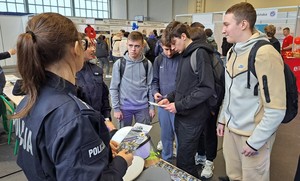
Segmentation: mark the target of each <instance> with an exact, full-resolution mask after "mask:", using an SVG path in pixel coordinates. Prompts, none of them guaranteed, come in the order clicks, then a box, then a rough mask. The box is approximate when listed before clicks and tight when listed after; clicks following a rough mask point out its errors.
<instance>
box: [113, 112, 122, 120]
mask: <svg viewBox="0 0 300 181" xmlns="http://www.w3.org/2000/svg"><path fill="white" fill-rule="evenodd" d="M114 117H115V118H116V119H117V120H118V121H120V120H122V119H123V114H122V112H121V111H119V112H114Z"/></svg>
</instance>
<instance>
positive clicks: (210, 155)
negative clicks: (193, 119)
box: [190, 27, 219, 179]
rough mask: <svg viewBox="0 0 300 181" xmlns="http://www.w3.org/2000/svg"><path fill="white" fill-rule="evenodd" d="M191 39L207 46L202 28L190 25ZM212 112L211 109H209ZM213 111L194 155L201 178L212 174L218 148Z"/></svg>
mask: <svg viewBox="0 0 300 181" xmlns="http://www.w3.org/2000/svg"><path fill="white" fill-rule="evenodd" d="M190 35H191V39H192V40H193V42H197V43H199V44H202V45H203V44H206V46H209V45H208V43H207V41H206V34H205V31H204V29H202V28H196V27H191V30H190ZM211 112H212V111H211ZM213 112H214V113H211V114H210V116H209V118H208V121H207V124H206V127H205V129H204V131H203V133H202V134H201V136H200V139H199V144H198V150H197V154H196V155H195V164H196V165H199V164H201V165H203V169H202V172H201V177H202V178H203V177H204V178H206V179H208V178H211V177H212V176H213V170H214V165H213V161H214V159H215V158H216V157H217V149H218V137H217V132H216V129H217V126H216V124H217V118H218V113H219V108H216V110H213Z"/></svg>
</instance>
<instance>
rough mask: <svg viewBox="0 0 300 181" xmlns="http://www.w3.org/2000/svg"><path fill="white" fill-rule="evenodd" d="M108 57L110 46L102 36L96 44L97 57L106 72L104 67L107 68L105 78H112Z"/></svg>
mask: <svg viewBox="0 0 300 181" xmlns="http://www.w3.org/2000/svg"><path fill="white" fill-rule="evenodd" d="M108 56H109V51H108V44H107V42H106V41H105V36H103V35H100V36H99V37H98V38H97V43H96V57H97V59H98V62H99V65H100V67H101V68H102V69H103V70H104V66H106V67H105V68H106V71H105V73H106V74H105V78H111V75H110V65H109V61H108Z"/></svg>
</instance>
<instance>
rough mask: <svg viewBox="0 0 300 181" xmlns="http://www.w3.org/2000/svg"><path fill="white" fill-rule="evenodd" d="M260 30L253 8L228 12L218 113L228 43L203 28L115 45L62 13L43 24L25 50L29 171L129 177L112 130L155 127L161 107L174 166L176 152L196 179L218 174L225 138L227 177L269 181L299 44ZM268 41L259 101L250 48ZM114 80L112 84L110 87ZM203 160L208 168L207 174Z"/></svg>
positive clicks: (21, 157) (19, 114)
mask: <svg viewBox="0 0 300 181" xmlns="http://www.w3.org/2000/svg"><path fill="white" fill-rule="evenodd" d="M255 22H256V11H255V9H254V7H253V6H252V5H251V4H250V3H247V2H242V3H238V4H235V5H233V6H231V7H230V8H229V9H228V10H227V11H226V12H225V15H224V20H223V29H222V34H223V35H224V38H223V42H222V46H221V48H222V55H223V57H224V59H225V63H226V66H225V67H224V69H226V71H225V75H224V82H225V85H224V89H225V96H224V100H223V103H222V105H221V106H220V107H218V108H217V109H212V108H211V106H210V103H209V100H210V99H212V98H214V97H215V96H216V90H215V75H214V70H213V66H212V63H211V62H212V56H213V55H214V53H215V52H217V51H218V45H217V43H216V41H215V40H214V38H213V36H212V35H213V31H212V30H211V29H209V28H207V29H205V26H204V25H203V24H201V22H195V23H193V24H192V25H188V24H186V23H182V22H178V21H172V22H170V23H169V24H168V25H167V27H166V28H165V29H164V30H163V31H161V33H160V35H157V31H156V30H153V31H151V32H150V33H149V34H148V36H147V35H145V33H146V32H139V31H132V32H125V31H123V30H122V31H120V32H119V33H117V34H115V35H114V36H113V37H112V43H111V47H109V45H108V44H107V41H106V38H105V36H103V35H100V36H98V37H97V38H96V37H95V36H94V33H93V31H92V30H91V26H88V27H87V28H88V29H87V30H86V34H84V33H79V32H78V31H77V29H76V26H75V25H74V24H73V22H72V21H71V20H69V19H68V18H67V17H64V16H62V15H59V14H57V13H42V14H39V15H35V16H33V17H32V18H31V19H30V20H29V21H28V23H27V27H26V32H24V33H22V34H21V35H19V37H18V42H17V65H18V70H19V73H20V75H21V77H22V79H23V85H22V91H23V92H24V93H25V94H26V96H25V98H24V99H23V100H22V102H21V103H20V104H19V105H18V107H17V109H16V114H15V115H14V116H13V117H14V118H15V119H16V121H17V123H16V125H17V127H18V128H17V130H18V131H17V132H16V134H17V138H18V139H20V140H21V141H20V147H19V153H18V159H17V163H18V165H19V166H20V167H21V168H22V170H23V171H24V173H25V175H26V177H27V178H28V179H29V180H63V179H64V180H105V181H109V180H112V181H113V180H114V181H115V180H122V177H123V176H124V174H125V173H126V170H127V168H128V166H130V165H131V163H132V160H133V154H132V153H130V152H128V151H127V150H121V151H119V149H118V143H116V142H114V141H112V140H111V139H110V138H111V134H110V133H113V132H115V131H116V130H117V129H119V128H122V127H124V126H131V125H132V123H133V120H134V121H135V122H138V123H143V124H151V120H152V119H153V118H154V116H155V115H156V113H155V107H154V106H153V105H150V104H149V101H150V102H157V103H158V104H159V105H160V107H158V108H157V111H158V113H157V116H158V120H159V124H160V128H161V132H160V134H161V143H162V154H161V157H162V159H164V160H166V161H168V162H172V160H173V159H174V154H173V153H174V151H175V152H176V166H177V167H179V168H180V169H182V170H184V171H186V172H188V173H189V174H191V175H193V176H195V177H196V178H205V179H208V178H211V177H212V176H213V170H214V167H215V165H214V159H215V158H216V155H217V144H218V143H217V141H218V139H217V136H220V137H223V155H224V159H225V165H226V174H227V176H225V177H220V180H244V181H250V180H251V181H252V180H262V181H268V180H269V179H270V155H271V150H272V145H273V143H274V140H275V136H276V134H275V133H276V130H277V128H278V126H279V125H280V123H281V121H282V119H283V117H284V115H285V110H286V98H285V97H284V96H282V95H285V91H286V90H285V86H278V84H280V85H285V79H284V73H283V68H284V64H283V61H282V57H281V55H280V53H281V54H282V55H284V54H285V53H286V51H289V50H291V48H292V41H293V37H292V36H291V35H290V30H289V28H284V29H283V33H284V36H285V39H284V40H283V44H282V46H281V47H280V43H279V41H278V40H277V39H276V38H275V37H274V35H275V33H276V28H275V27H274V26H273V25H268V26H266V27H265V33H262V32H260V31H258V30H256V29H255V27H254V25H255ZM90 34H93V35H92V37H90V36H89V35H90ZM259 40H266V41H270V42H271V43H272V45H273V46H271V45H267V46H264V47H262V48H260V49H259V50H258V52H257V54H256V63H255V67H256V74H257V78H255V77H254V76H251V83H252V84H254V85H255V84H257V86H258V90H259V93H258V95H254V94H253V92H254V86H253V87H251V88H247V85H246V84H247V81H246V80H247V74H246V72H247V61H248V55H249V52H250V50H251V48H252V47H253V45H254V44H255V43H256V42H258V41H259ZM110 50H111V51H110ZM13 53H14V52H11V53H9V55H12V54H13ZM1 55H2V54H1ZM193 57H195V59H196V62H195V65H191V64H192V59H194V58H193ZM92 59H97V62H96V63H94V62H91V61H90V60H92ZM110 60H111V61H113V67H112V70H110V69H111V68H110V62H109V61H110ZM193 66H194V68H193ZM270 67H272V68H270ZM0 68H1V67H0ZM104 69H105V73H104ZM104 75H105V77H106V78H111V83H110V85H106V83H105V82H104V80H103V78H104ZM266 82H267V83H266ZM109 95H110V96H111V97H110V99H109ZM245 102H247V104H245ZM111 110H113V113H111ZM111 115H113V118H115V119H116V120H117V122H118V123H119V124H118V125H114V124H113V123H112V116H111ZM174 144H175V145H176V147H175V148H174V146H173V145H174ZM28 163H31V166H30V167H29V166H28ZM198 164H201V165H203V169H202V172H201V174H198V171H197V167H196V166H195V165H198Z"/></svg>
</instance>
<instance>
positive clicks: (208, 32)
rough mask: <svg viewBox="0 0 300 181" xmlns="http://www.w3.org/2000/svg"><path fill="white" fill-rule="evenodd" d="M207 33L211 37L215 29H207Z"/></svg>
mask: <svg viewBox="0 0 300 181" xmlns="http://www.w3.org/2000/svg"><path fill="white" fill-rule="evenodd" d="M205 34H206V36H208V37H211V36H212V35H213V31H212V30H211V29H210V28H207V29H205Z"/></svg>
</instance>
